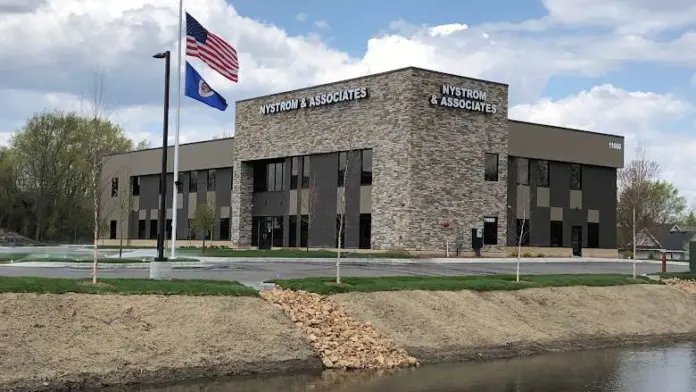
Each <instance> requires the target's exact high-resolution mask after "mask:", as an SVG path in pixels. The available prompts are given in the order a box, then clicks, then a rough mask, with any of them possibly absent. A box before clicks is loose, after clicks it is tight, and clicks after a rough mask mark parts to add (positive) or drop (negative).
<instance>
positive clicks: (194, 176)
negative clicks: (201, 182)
mask: <svg viewBox="0 0 696 392" xmlns="http://www.w3.org/2000/svg"><path fill="white" fill-rule="evenodd" d="M196 192H198V172H197V171H192V172H189V193H196Z"/></svg>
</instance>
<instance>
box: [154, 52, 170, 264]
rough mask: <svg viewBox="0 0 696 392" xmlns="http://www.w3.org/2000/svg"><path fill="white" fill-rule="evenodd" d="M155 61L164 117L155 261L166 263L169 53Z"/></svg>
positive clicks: (164, 53)
mask: <svg viewBox="0 0 696 392" xmlns="http://www.w3.org/2000/svg"><path fill="white" fill-rule="evenodd" d="M152 57H154V58H156V59H164V60H165V65H164V117H163V119H162V120H163V125H162V173H160V206H159V218H158V222H157V224H158V226H159V229H158V231H159V234H158V235H157V258H156V259H155V261H166V260H167V259H165V258H164V238H165V236H166V233H165V219H166V211H167V139H169V73H170V58H171V56H170V52H169V51H166V52H163V53H157V54H156V55H154V56H152Z"/></svg>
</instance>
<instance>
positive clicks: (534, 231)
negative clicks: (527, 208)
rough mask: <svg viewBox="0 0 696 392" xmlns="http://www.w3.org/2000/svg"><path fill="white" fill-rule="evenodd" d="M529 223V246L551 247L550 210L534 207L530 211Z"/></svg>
mask: <svg viewBox="0 0 696 392" xmlns="http://www.w3.org/2000/svg"><path fill="white" fill-rule="evenodd" d="M530 215H531V220H530V222H529V245H531V246H551V209H550V208H548V207H535V208H532V209H531V214H530Z"/></svg>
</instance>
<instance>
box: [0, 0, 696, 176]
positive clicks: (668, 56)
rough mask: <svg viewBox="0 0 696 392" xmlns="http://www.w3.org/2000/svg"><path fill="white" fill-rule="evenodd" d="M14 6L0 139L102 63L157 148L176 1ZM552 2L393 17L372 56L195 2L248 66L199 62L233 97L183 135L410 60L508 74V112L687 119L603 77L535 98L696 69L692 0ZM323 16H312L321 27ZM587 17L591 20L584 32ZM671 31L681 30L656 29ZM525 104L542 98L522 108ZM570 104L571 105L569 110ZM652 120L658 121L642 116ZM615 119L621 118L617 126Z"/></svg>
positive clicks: (190, 107)
mask: <svg viewBox="0 0 696 392" xmlns="http://www.w3.org/2000/svg"><path fill="white" fill-rule="evenodd" d="M6 3H7V4H11V5H17V4H20V3H19V2H15V1H12V0H9V3H8V0H0V14H1V15H0V17H1V18H2V23H0V47H2V48H3V50H2V51H0V74H2V75H3V80H2V85H0V90H2V91H0V93H2V95H0V132H5V133H0V143H3V142H6V140H7V136H6V135H8V133H7V132H9V131H11V130H12V129H16V128H17V127H19V126H21V124H22V123H23V122H24V120H25V119H26V118H27V117H28V116H30V115H31V114H33V113H34V112H37V111H41V110H43V109H53V108H75V106H74V105H75V102H79V101H80V99H79V96H80V94H88V93H89V88H90V83H91V77H92V74H91V71H92V69H93V67H94V66H95V65H96V64H100V65H101V66H102V67H103V68H104V70H105V71H106V74H107V76H108V78H107V80H106V82H105V98H106V100H107V103H108V106H109V107H110V109H111V111H112V115H113V118H114V119H117V120H118V121H119V122H120V123H121V124H122V125H123V126H124V128H125V129H126V130H127V131H128V132H129V134H131V135H133V136H134V137H136V138H138V139H140V138H144V137H145V136H146V135H152V136H151V137H149V140H151V141H152V142H153V145H158V144H160V141H159V137H158V135H160V133H159V132H160V131H159V129H160V128H161V105H162V103H161V102H162V78H163V75H162V73H163V72H162V62H161V61H158V60H154V59H152V58H151V56H152V54H153V53H156V52H160V51H162V50H167V49H169V50H172V51H173V52H174V53H176V42H175V41H176V33H177V12H178V10H177V8H176V7H177V2H176V1H171V0H120V1H86V0H32V1H27V0H25V1H24V2H21V4H22V7H14V8H13V9H12V10H10V8H9V7H5V8H3V7H2V6H3V5H5V6H6V5H7V4H6ZM544 5H545V7H547V9H548V15H546V16H544V17H541V18H537V19H532V20H526V21H523V22H521V23H488V24H484V25H471V24H466V23H465V22H466V20H461V21H454V22H453V23H451V24H446V25H440V26H428V25H413V24H409V23H408V22H405V21H397V22H393V23H391V24H390V26H388V27H389V30H387V31H386V32H384V33H382V34H380V35H377V36H374V37H372V38H371V39H369V40H368V41H367V42H366V44H365V48H364V54H362V55H361V56H357V57H356V56H353V55H350V54H348V53H346V52H345V51H341V50H338V49H335V48H332V47H330V46H329V45H328V44H327V41H326V40H325V39H324V38H322V37H321V36H320V35H318V34H316V33H313V34H307V35H304V36H289V35H288V34H287V33H286V32H285V31H284V30H282V29H280V28H278V27H276V26H273V25H271V24H267V23H262V22H260V21H256V20H253V19H250V18H247V17H244V16H242V15H239V14H238V13H237V11H236V10H235V9H234V8H233V7H232V6H231V5H229V4H228V3H227V2H226V1H225V0H187V9H190V10H195V11H191V12H192V13H193V15H194V16H195V17H196V18H197V19H198V20H199V21H200V22H201V23H202V24H203V25H204V26H205V27H207V28H208V29H209V30H211V31H213V32H215V33H216V34H218V35H220V36H222V37H224V38H225V39H226V40H227V41H228V42H230V43H231V44H232V45H234V46H235V47H236V48H237V51H238V53H239V57H240V66H241V68H240V82H239V83H238V84H233V83H229V82H228V81H227V80H226V79H224V78H223V77H222V76H220V75H218V74H217V73H215V72H213V71H211V70H210V69H209V68H208V67H206V66H204V65H202V64H201V63H200V62H199V61H197V60H189V61H191V63H192V64H193V65H194V66H195V67H196V68H197V70H198V71H199V72H200V73H201V75H202V76H203V77H204V78H205V79H206V80H207V81H208V82H209V83H210V84H211V85H212V86H213V88H215V89H216V90H217V91H219V92H220V93H221V94H222V95H223V96H224V97H225V98H226V99H227V101H228V102H229V103H230V109H228V111H227V112H224V113H220V112H217V111H215V110H214V109H209V108H208V107H206V106H204V105H202V104H200V103H197V102H192V101H190V99H188V98H184V103H185V106H184V110H183V112H182V140H184V139H186V140H187V141H193V140H201V139H205V138H209V137H211V136H213V135H215V134H219V133H222V132H229V131H230V130H232V127H233V124H234V110H233V109H234V105H233V102H234V101H235V100H237V99H243V98H248V97H251V96H255V95H260V94H266V93H269V92H277V91H283V90H289V89H293V88H298V87H303V86H308V85H313V84H318V83H325V82H331V81H336V80H340V79H345V78H350V77H355V76H360V75H364V74H367V73H374V72H380V71H386V70H389V69H393V68H397V67H403V66H410V65H415V66H421V67H425V68H432V69H435V70H439V71H444V72H451V73H456V74H461V75H467V76H471V77H478V78H484V79H490V80H496V81H501V82H506V83H508V84H510V93H511V106H512V107H513V110H511V112H515V113H516V114H517V115H519V116H522V115H525V116H530V118H533V119H538V120H539V121H545V120H548V121H552V122H556V123H563V124H566V125H575V126H579V127H587V128H591V129H598V130H599V129H606V130H608V131H609V132H613V133H625V134H626V135H627V136H630V135H638V134H640V135H641V137H647V136H645V135H649V136H651V137H652V135H653V134H655V133H658V132H659V131H661V127H660V124H661V121H664V119H665V118H667V117H649V118H648V117H646V116H648V114H647V113H653V112H655V111H660V110H661V111H662V112H661V113H663V116H671V117H669V118H676V117H678V115H679V111H680V110H681V109H684V107H683V105H684V103H683V102H682V101H681V100H679V99H677V98H675V97H669V96H661V95H654V94H652V95H651V94H650V93H638V92H627V91H624V90H621V89H619V88H616V87H614V86H611V85H602V86H597V87H595V88H593V89H591V90H588V91H586V92H582V93H580V94H578V95H577V96H575V97H572V98H573V99H572V100H571V98H568V99H565V100H558V101H549V100H539V96H540V95H541V94H542V93H543V91H544V89H545V88H546V85H547V83H548V81H549V79H550V78H552V77H559V76H561V77H562V76H568V75H569V76H580V77H582V76H589V77H595V76H605V75H606V72H607V71H609V70H616V69H618V68H619V67H620V66H621V65H623V64H625V63H627V62H634V61H647V62H653V63H659V64H677V65H682V66H691V67H693V66H696V51H694V50H693V48H694V47H696V32H695V31H693V30H692V31H685V27H687V26H689V25H693V24H694V21H696V12H695V8H694V7H696V4H694V3H693V0H664V1H661V2H655V1H651V0H567V1H566V0H545V1H544ZM648 16H649V17H648ZM296 19H297V20H301V21H307V20H309V13H306V12H302V13H299V14H298V15H296ZM320 22H322V21H317V22H315V25H316V26H317V27H321V26H319V24H320ZM28 26H31V28H29V27H28ZM65 26H70V28H69V29H66V28H65ZM588 26H589V27H593V28H592V29H584V30H583V29H582V28H584V27H588ZM594 27H599V28H594ZM663 32H671V33H672V34H671V35H665V34H662V35H660V34H658V33H663ZM679 34H681V35H679ZM173 64H176V61H174V62H173ZM651 77H657V76H656V75H653V76H651ZM174 80H176V79H175V78H174V77H173V78H172V81H174ZM172 90H173V91H172V93H174V92H175V86H174V85H172ZM5 93H7V94H5ZM660 100H662V101H660ZM669 100H675V101H674V102H673V101H669ZM528 102H535V103H533V104H528V105H527V106H524V105H523V104H524V103H528ZM597 102H605V103H606V102H610V103H611V105H612V106H611V107H612V108H613V109H612V111H611V115H612V116H618V117H617V118H619V120H617V119H610V118H609V117H607V116H609V114H607V113H605V112H606V110H605V109H603V108H604V107H606V105H605V106H602V105H599V104H598V103H597ZM660 102H662V104H660ZM680 102H681V103H680ZM174 103H175V100H172V106H173V105H174ZM581 103H582V105H583V106H582V108H580V106H578V105H580V104H581ZM667 103H671V104H672V106H669V105H667ZM518 104H522V105H521V106H520V105H518ZM71 105H72V106H71ZM515 105H518V106H515ZM559 105H560V106H559ZM573 105H575V106H573ZM593 105H594V106H593ZM641 105H642V106H641ZM651 105H654V106H651ZM680 105H682V106H680ZM565 106H568V107H570V106H572V107H574V108H575V109H574V110H560V108H561V107H565ZM540 108H546V110H543V111H542V110H541V109H540ZM589 108H592V110H594V112H591V111H590V112H588V110H590V109H589ZM658 109H659V110H658ZM670 110H671V111H670ZM576 112H577V113H579V112H584V113H591V114H592V115H586V116H585V117H581V116H577V115H575V114H574V113H576ZM598 114H599V115H598ZM648 120H649V121H650V124H652V125H651V126H649V127H647V126H645V125H644V124H645V123H646V121H648ZM618 123H620V124H624V125H622V126H620V127H615V124H618ZM170 124H171V125H172V127H173V126H174V122H173V121H170ZM626 124H632V125H631V126H628V125H626ZM655 140H656V142H658V143H659V142H664V140H659V139H655ZM681 145H682V146H683V145H688V144H687V143H686V142H683V143H681ZM665 159H667V158H660V160H661V161H662V160H665ZM665 162H667V161H666V160H665ZM674 165H676V166H678V165H677V164H674Z"/></svg>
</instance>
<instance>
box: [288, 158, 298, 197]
mask: <svg viewBox="0 0 696 392" xmlns="http://www.w3.org/2000/svg"><path fill="white" fill-rule="evenodd" d="M299 166H300V157H292V158H291V159H290V189H297V179H298V177H299V175H300V168H299Z"/></svg>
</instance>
